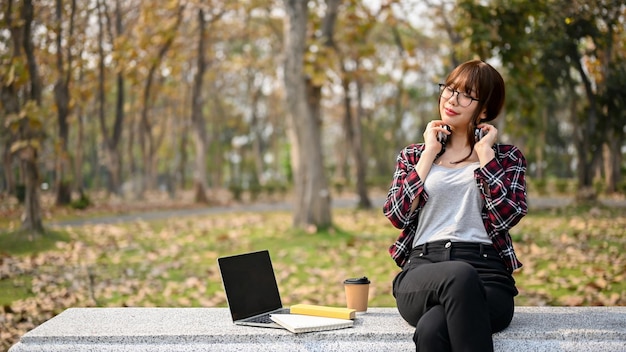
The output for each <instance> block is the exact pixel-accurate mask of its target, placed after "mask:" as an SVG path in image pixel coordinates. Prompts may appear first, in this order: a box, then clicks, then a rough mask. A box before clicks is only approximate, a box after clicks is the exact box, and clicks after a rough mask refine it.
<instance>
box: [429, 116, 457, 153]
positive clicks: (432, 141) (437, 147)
mask: <svg viewBox="0 0 626 352" xmlns="http://www.w3.org/2000/svg"><path fill="white" fill-rule="evenodd" d="M444 126H445V124H444V123H443V121H441V120H433V121H430V122H429V123H428V125H426V129H425V130H424V144H425V146H426V148H425V151H427V152H434V153H435V154H434V155H437V154H438V153H439V152H440V151H441V149H442V148H443V146H442V145H441V143H440V142H439V140H438V139H437V135H438V134H439V133H440V132H441V133H444V134H445V135H446V137H447V136H449V135H450V134H451V133H452V132H450V131H448V129H446V128H445V127H444Z"/></svg>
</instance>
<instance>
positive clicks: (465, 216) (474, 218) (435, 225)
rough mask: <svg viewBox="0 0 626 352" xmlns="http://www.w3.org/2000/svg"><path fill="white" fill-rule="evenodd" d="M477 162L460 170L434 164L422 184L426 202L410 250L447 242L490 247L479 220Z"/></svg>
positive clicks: (481, 205) (480, 202)
mask: <svg viewBox="0 0 626 352" xmlns="http://www.w3.org/2000/svg"><path fill="white" fill-rule="evenodd" d="M478 166H479V163H478V162H476V163H472V164H469V165H467V166H464V167H461V168H448V167H444V166H440V165H433V166H432V168H431V169H430V173H429V174H428V176H427V177H426V181H425V182H424V189H425V190H426V192H427V193H428V201H427V202H426V204H425V205H424V207H423V208H422V210H421V211H420V214H419V223H418V226H417V232H416V234H415V238H414V240H413V247H415V246H419V245H422V244H424V243H426V242H433V241H442V240H449V241H453V242H477V243H487V244H491V243H492V242H491V239H490V238H489V236H488V235H487V231H486V230H485V225H484V223H483V219H482V217H481V210H482V208H483V206H484V201H483V199H482V198H481V196H480V191H479V189H478V186H477V185H476V181H475V179H474V170H475V169H476V168H477V167H478Z"/></svg>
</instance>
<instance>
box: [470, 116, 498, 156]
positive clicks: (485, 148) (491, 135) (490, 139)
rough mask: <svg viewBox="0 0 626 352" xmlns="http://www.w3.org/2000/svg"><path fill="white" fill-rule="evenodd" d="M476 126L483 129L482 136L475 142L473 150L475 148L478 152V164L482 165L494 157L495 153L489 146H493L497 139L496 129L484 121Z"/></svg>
mask: <svg viewBox="0 0 626 352" xmlns="http://www.w3.org/2000/svg"><path fill="white" fill-rule="evenodd" d="M477 127H478V128H480V129H482V130H483V138H481V139H480V140H479V141H478V142H476V144H475V145H474V150H476V153H477V154H478V159H479V160H480V166H481V167H482V166H485V164H487V163H488V162H489V161H491V159H493V158H494V157H495V153H494V151H493V149H491V147H493V145H494V144H495V143H496V140H497V139H498V129H497V128H495V127H494V126H493V125H489V124H486V123H481V124H480V125H478V126H477Z"/></svg>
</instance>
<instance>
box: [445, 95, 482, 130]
mask: <svg viewBox="0 0 626 352" xmlns="http://www.w3.org/2000/svg"><path fill="white" fill-rule="evenodd" d="M462 87H463V85H457V84H451V85H449V86H445V87H442V90H441V96H440V99H439V115H440V116H441V120H442V121H443V122H444V123H445V124H446V125H448V126H450V128H451V129H452V130H453V131H454V130H455V129H459V130H461V131H465V130H467V126H468V125H469V124H470V122H471V120H472V117H473V116H474V111H475V110H476V108H477V107H478V101H477V98H478V97H477V94H476V92H475V91H469V92H466V91H465V90H463V88H462Z"/></svg>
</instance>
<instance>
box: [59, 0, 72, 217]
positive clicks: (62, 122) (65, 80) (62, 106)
mask: <svg viewBox="0 0 626 352" xmlns="http://www.w3.org/2000/svg"><path fill="white" fill-rule="evenodd" d="M64 12H65V9H64V5H63V0H56V48H57V49H56V68H57V80H56V82H55V84H54V100H55V103H56V107H57V123H58V128H59V129H58V138H59V139H58V153H57V162H56V174H57V184H56V190H57V197H56V204H57V205H65V204H69V203H70V201H71V200H72V199H71V188H70V185H69V183H68V182H67V180H66V177H67V174H69V172H68V171H69V162H70V157H69V150H68V142H69V132H70V131H69V122H68V118H69V114H70V98H71V97H70V83H71V77H72V61H73V60H72V59H73V55H72V43H73V42H74V38H73V36H74V16H75V13H76V0H72V1H71V9H70V13H69V27H68V28H67V36H64V35H63V32H64V31H63V27H64V21H65V19H64V16H63V15H64ZM64 42H65V43H66V44H65V46H64V45H63V43H64ZM63 49H65V50H63Z"/></svg>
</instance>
